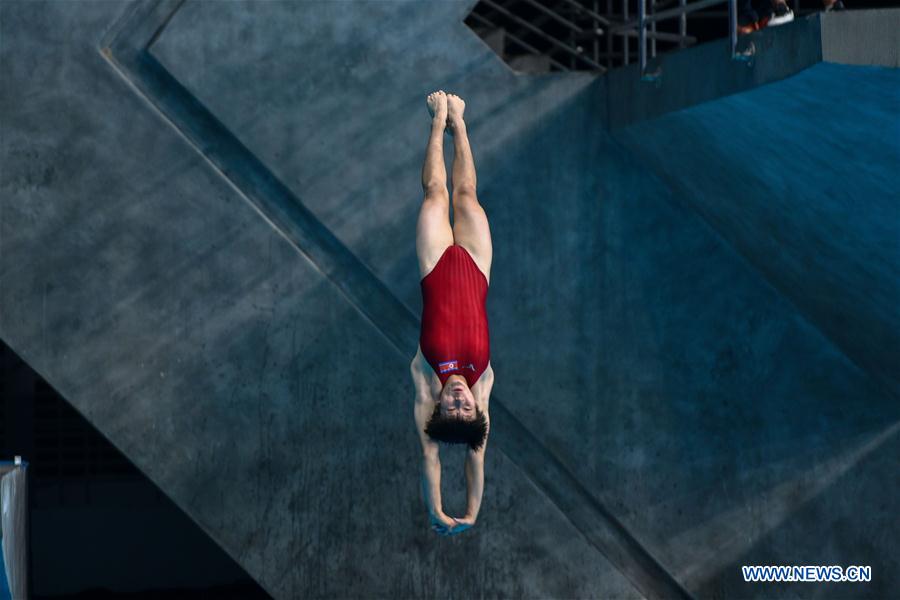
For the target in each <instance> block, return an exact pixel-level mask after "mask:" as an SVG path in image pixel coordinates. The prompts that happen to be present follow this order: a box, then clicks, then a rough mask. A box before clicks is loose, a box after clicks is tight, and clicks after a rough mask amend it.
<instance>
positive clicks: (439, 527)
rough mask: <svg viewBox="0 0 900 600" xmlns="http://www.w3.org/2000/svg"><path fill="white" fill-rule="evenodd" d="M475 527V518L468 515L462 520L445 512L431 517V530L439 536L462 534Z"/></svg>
mask: <svg viewBox="0 0 900 600" xmlns="http://www.w3.org/2000/svg"><path fill="white" fill-rule="evenodd" d="M474 525H475V517H473V516H469V515H466V516H465V517H462V518H459V519H457V518H454V517H450V516H447V515H446V514H444V513H443V512H440V513H438V514H437V515H431V529H432V531H434V532H435V533H437V534H438V535H443V536H448V535H456V534H458V533H462V532H463V531H465V530H466V529H470V528H471V527H473V526H474Z"/></svg>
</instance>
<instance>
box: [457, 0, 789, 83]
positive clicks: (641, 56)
mask: <svg viewBox="0 0 900 600" xmlns="http://www.w3.org/2000/svg"><path fill="white" fill-rule="evenodd" d="M615 1H616V0H606V1H605V3H604V4H605V12H606V14H605V15H604V14H601V12H600V10H601V9H600V8H599V5H600V3H601V0H583V2H577V1H576V0H516V1H514V2H510V1H509V0H481V2H479V4H478V5H477V6H476V9H477V8H479V7H484V9H485V10H483V11H481V12H478V11H477V10H473V12H472V13H470V15H469V17H470V18H471V20H472V21H473V22H474V23H477V24H478V25H482V26H485V27H488V28H491V29H496V28H501V27H502V28H503V30H504V35H505V36H506V38H507V39H508V40H510V41H511V42H512V43H514V44H516V45H517V46H518V47H520V48H521V49H523V50H525V51H526V52H528V53H530V54H534V55H538V56H544V57H546V59H547V61H548V62H549V64H552V65H553V66H555V67H556V68H558V69H562V70H569V69H572V68H576V67H575V66H574V65H578V66H580V67H582V68H584V67H587V68H590V69H592V70H595V71H598V72H601V73H602V72H605V71H606V70H607V69H608V68H610V67H611V66H612V65H613V62H614V61H616V60H620V64H622V65H627V64H630V63H631V61H632V51H631V45H632V44H631V40H633V39H634V38H637V59H638V62H639V64H640V72H641V77H642V79H654V78H655V77H656V76H657V74H656V73H648V72H647V63H648V59H649V58H655V57H656V56H657V42H665V43H670V44H676V45H677V47H678V48H684V47H686V46H689V45H692V44H694V43H696V41H697V38H696V37H694V36H691V35H688V34H687V17H688V15H689V14H691V13H696V12H697V11H701V10H703V9H707V8H709V7H712V6H715V5H719V4H727V5H728V11H727V13H725V14H727V17H728V32H729V40H730V51H731V56H732V58H743V57H744V56H745V55H744V54H739V53H737V0H695V1H692V2H688V0H659V1H656V0H634V1H636V3H637V17H636V18H633V17H632V16H631V15H630V14H629V11H630V1H632V0H621V11H620V12H619V13H618V14H615V13H614V10H613V9H614V2H615ZM584 2H590V3H591V6H588V5H586V4H585V3H584ZM795 3H796V0H795ZM517 5H518V6H522V7H525V6H527V7H530V8H531V9H533V10H532V13H533V16H532V17H530V18H523V16H522V14H516V13H515V12H514V10H515V9H516V8H518V6H517ZM535 11H536V12H535ZM487 13H490V15H488V14H487ZM725 14H723V13H722V12H719V13H717V16H718V17H719V18H721V17H722V16H725ZM698 16H703V17H706V16H707V15H706V14H705V13H701V15H698ZM469 17H467V18H469ZM489 17H490V18H489ZM671 19H676V20H677V31H676V32H666V31H658V30H657V24H658V23H660V22H662V21H668V20H671ZM501 20H503V21H505V24H501V23H500V22H499V21H501ZM542 25H545V26H544V27H543V28H542ZM551 30H552V31H551ZM552 32H556V33H557V35H552ZM525 37H528V38H529V39H530V40H531V42H533V43H529V41H528V40H526V39H524V38H525ZM604 39H605V42H606V44H605V51H601V47H602V44H601V42H602V41H603V40H604ZM538 40H540V42H539V41H538ZM616 40H618V41H619V42H620V46H621V50H619V51H617V50H616V49H615V47H614V46H616V45H617V44H616V42H615V41H616ZM541 43H546V44H547V45H548V46H549V48H551V49H552V51H553V53H554V54H556V57H553V56H550V55H549V54H548V53H547V52H546V51H542V50H540V49H538V48H536V47H535V45H534V44H538V45H540V44H541ZM588 45H590V46H592V48H593V52H588V51H587V49H586V47H585V46H588ZM560 53H562V54H564V55H565V58H568V60H569V62H570V65H569V66H567V65H565V64H564V62H562V61H564V60H565V58H564V57H562V56H560ZM604 59H605V61H606V65H605V66H604V65H603V64H602V62H603V60H604Z"/></svg>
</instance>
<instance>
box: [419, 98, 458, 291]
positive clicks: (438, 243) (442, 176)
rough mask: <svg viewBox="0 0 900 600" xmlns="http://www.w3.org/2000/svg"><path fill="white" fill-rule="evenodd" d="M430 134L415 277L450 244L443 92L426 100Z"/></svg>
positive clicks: (423, 178) (435, 260) (427, 271)
mask: <svg viewBox="0 0 900 600" xmlns="http://www.w3.org/2000/svg"><path fill="white" fill-rule="evenodd" d="M427 104H428V108H429V112H432V113H433V114H434V116H433V117H432V120H431V133H430V136H429V138H428V147H427V148H426V150H425V164H424V165H423V166H422V189H423V191H424V192H425V198H424V200H422V206H421V207H420V209H419V219H418V222H417V223H416V255H417V256H418V260H419V278H420V279H421V278H423V277H425V276H426V275H427V274H428V273H429V272H431V270H432V269H433V268H434V266H435V265H436V264H437V262H438V260H439V259H440V258H441V255H442V254H443V253H444V250H446V249H447V246H450V245H452V244H453V229H451V227H450V194H449V192H448V191H447V168H446V167H445V165H444V129H445V127H446V121H447V95H446V94H445V93H444V92H443V91H438V92H434V93H432V94H429V96H428V98H427Z"/></svg>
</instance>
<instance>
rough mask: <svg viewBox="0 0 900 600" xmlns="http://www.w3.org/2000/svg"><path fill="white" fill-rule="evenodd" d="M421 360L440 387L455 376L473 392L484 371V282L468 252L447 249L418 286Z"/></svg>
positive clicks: (486, 354) (486, 345)
mask: <svg viewBox="0 0 900 600" xmlns="http://www.w3.org/2000/svg"><path fill="white" fill-rule="evenodd" d="M421 285H422V332H421V334H420V335H419V345H420V346H421V347H422V355H423V356H424V357H425V360H427V361H428V364H430V365H431V368H432V369H434V372H435V373H437V376H438V378H440V380H441V385H442V386H443V385H444V384H445V383H446V382H447V378H448V377H450V376H451V375H453V374H459V375H462V376H463V377H465V378H466V382H467V383H468V384H469V387H470V388H471V387H472V386H473V385H475V382H476V381H478V378H479V377H481V374H482V373H483V372H484V370H485V369H486V368H487V364H488V360H489V359H490V340H489V336H488V320H487V307H486V301H487V292H488V282H487V278H486V277H485V276H484V273H482V272H481V269H479V268H478V265H476V264H475V261H474V260H473V259H472V257H471V256H470V255H469V252H468V251H467V250H466V249H465V248H463V247H462V246H457V245H456V244H454V245H452V246H448V247H447V249H446V250H444V253H443V254H442V255H441V258H440V260H438V262H437V265H435V267H434V269H433V270H432V271H431V272H430V273H429V274H428V275H426V276H425V277H424V278H423V279H422V281H421Z"/></svg>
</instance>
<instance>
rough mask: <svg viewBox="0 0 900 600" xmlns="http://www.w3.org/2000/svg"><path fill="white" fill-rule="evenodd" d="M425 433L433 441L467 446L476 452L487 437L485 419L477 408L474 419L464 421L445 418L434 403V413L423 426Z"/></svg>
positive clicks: (456, 418)
mask: <svg viewBox="0 0 900 600" xmlns="http://www.w3.org/2000/svg"><path fill="white" fill-rule="evenodd" d="M425 433H426V434H428V437H430V438H431V439H433V440H436V441H438V442H445V443H447V444H468V445H469V448H471V449H472V450H478V449H479V448H481V445H482V444H483V443H484V440H485V438H486V437H487V419H486V418H485V416H484V413H483V412H481V409H479V408H478V407H477V406H476V407H475V418H474V419H472V420H471V421H465V420H463V419H461V418H459V417H447V416H445V415H442V414H441V403H440V402H436V403H435V405H434V412H433V413H431V418H430V419H428V424H427V425H425Z"/></svg>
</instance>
